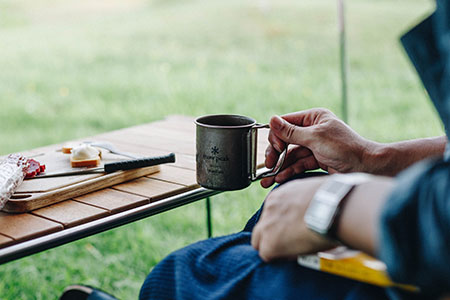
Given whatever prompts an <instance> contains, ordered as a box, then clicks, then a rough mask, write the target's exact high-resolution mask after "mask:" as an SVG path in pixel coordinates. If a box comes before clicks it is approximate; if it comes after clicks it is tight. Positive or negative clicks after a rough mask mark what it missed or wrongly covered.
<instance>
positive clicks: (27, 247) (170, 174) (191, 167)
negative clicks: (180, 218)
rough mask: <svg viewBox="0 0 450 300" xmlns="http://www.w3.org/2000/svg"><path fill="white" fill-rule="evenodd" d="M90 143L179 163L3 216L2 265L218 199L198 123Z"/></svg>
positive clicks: (182, 120) (125, 132) (172, 121)
mask: <svg viewBox="0 0 450 300" xmlns="http://www.w3.org/2000/svg"><path fill="white" fill-rule="evenodd" d="M260 134H261V135H266V134H267V131H260ZM86 140H95V141H97V140H99V141H107V142H111V143H113V144H114V145H115V146H116V147H117V148H119V149H120V150H122V151H126V152H131V153H139V154H140V155H142V156H158V155H164V154H168V153H170V152H174V153H175V154H176V159H177V161H176V163H174V164H170V165H162V166H161V170H160V172H158V173H155V174H152V175H149V176H145V177H141V178H138V179H135V180H132V181H129V182H125V183H121V184H118V185H115V186H112V187H110V188H106V189H102V190H99V191H96V192H93V193H89V194H86V195H83V196H79V197H76V198H73V199H69V200H65V201H63V202H60V203H57V204H53V205H50V206H47V207H44V208H40V209H37V210H33V211H31V212H28V213H21V214H9V213H5V212H0V264H2V263H5V262H9V261H12V260H15V259H18V258H21V257H24V256H27V255H30V254H33V253H37V252H40V251H43V250H46V249H50V248H53V247H56V246H59V245H63V244H66V243H69V242H72V241H75V240H78V239H81V238H83V237H87V236H90V235H93V234H96V233H99V232H102V231H105V230H108V229H112V228H115V227H118V226H121V225H124V224H127V223H130V222H134V221H136V220H139V219H142V218H145V217H148V216H151V215H154V214H158V213H160V212H163V211H167V210H169V209H172V208H175V207H179V206H181V205H185V204H188V203H191V202H194V201H197V200H200V199H204V198H206V197H209V196H212V195H215V194H217V193H218V192H217V191H212V190H208V189H204V188H201V187H200V186H199V185H198V184H197V183H196V177H195V125H194V123H193V118H190V117H184V116H170V117H168V118H166V119H164V120H162V121H157V122H152V123H148V124H144V125H139V126H134V127H130V128H125V129H121V130H116V131H112V132H107V133H104V134H100V135H97V136H93V137H89V138H85V139H80V140H79V141H86ZM61 146H62V144H61V145H51V146H47V147H41V148H38V149H33V150H31V151H25V152H23V153H24V154H25V155H27V156H32V155H36V154H39V153H42V152H45V151H48V150H49V149H55V147H61ZM266 146H267V138H266V137H264V136H262V137H261V136H260V138H259V142H258V163H259V164H261V163H262V162H263V159H264V150H265V147H266Z"/></svg>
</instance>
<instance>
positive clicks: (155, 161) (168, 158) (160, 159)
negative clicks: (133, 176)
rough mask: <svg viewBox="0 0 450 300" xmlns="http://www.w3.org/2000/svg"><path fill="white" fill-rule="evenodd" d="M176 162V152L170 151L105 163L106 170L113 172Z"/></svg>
mask: <svg viewBox="0 0 450 300" xmlns="http://www.w3.org/2000/svg"><path fill="white" fill-rule="evenodd" d="M172 162H175V154H174V153H170V154H168V155H163V156H156V157H145V158H139V159H131V160H122V161H119V162H114V163H109V164H105V166H104V167H105V172H106V173H111V172H115V171H119V170H132V169H137V168H143V167H150V166H155V165H159V164H165V163H172Z"/></svg>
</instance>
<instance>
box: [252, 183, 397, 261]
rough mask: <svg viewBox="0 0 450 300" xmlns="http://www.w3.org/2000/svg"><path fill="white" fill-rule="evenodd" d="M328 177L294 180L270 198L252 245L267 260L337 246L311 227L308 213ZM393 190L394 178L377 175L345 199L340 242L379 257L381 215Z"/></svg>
mask: <svg viewBox="0 0 450 300" xmlns="http://www.w3.org/2000/svg"><path fill="white" fill-rule="evenodd" d="M327 178H328V176H322V177H316V178H308V179H300V180H294V181H291V182H288V183H285V184H283V185H282V186H280V187H279V188H277V189H275V190H273V191H272V192H271V193H270V194H269V195H268V196H267V198H266V200H265V204H264V209H263V212H262V214H261V218H260V220H259V222H258V223H257V225H256V226H255V228H254V230H253V234H252V245H253V246H254V247H255V248H256V249H257V250H258V251H259V255H260V256H261V258H262V259H263V260H265V261H272V260H275V259H279V258H292V257H295V256H296V255H301V254H309V253H314V252H317V251H321V250H325V249H329V248H331V247H334V246H336V243H333V242H332V241H330V240H328V239H325V238H323V237H322V236H320V235H319V234H317V233H315V232H313V231H311V230H310V229H308V228H307V226H306V224H305V221H304V219H303V218H304V214H305V211H306V209H307V207H308V206H309V203H310V202H311V199H312V198H313V196H314V194H315V192H316V191H317V189H318V188H319V186H320V185H321V184H323V183H324V182H325V180H327ZM392 187H393V179H392V178H388V177H381V176H373V177H372V178H371V180H370V181H369V182H366V183H363V184H360V185H358V186H356V187H354V188H353V190H352V191H351V192H350V193H349V194H348V195H347V196H346V197H345V199H344V200H343V201H344V202H343V203H344V205H343V207H342V214H341V215H340V216H339V218H338V219H337V220H336V222H337V223H336V224H337V225H338V226H337V231H336V234H337V237H338V239H339V240H340V241H341V242H342V243H344V244H346V245H348V246H349V247H351V248H354V249H360V250H363V251H365V252H367V253H369V254H373V255H374V254H375V253H376V249H377V248H378V228H379V215H380V211H381V209H382V207H383V205H384V204H385V202H386V199H387V196H388V195H389V193H390V191H391V189H392Z"/></svg>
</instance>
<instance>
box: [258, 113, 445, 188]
mask: <svg viewBox="0 0 450 300" xmlns="http://www.w3.org/2000/svg"><path fill="white" fill-rule="evenodd" d="M270 127H271V130H270V133H269V142H270V146H269V147H268V148H267V151H266V162H265V163H266V166H267V167H268V168H271V167H273V166H274V165H275V163H276V162H277V160H278V157H279V153H280V152H281V151H282V150H283V149H284V148H285V147H286V144H291V145H294V147H293V148H292V149H290V150H289V153H288V156H287V159H286V162H285V165H284V166H283V170H282V171H281V172H280V173H279V174H278V175H277V176H275V177H270V178H265V179H263V180H261V185H262V186H263V187H269V186H271V185H272V184H273V183H274V182H278V183H282V182H284V181H286V180H287V179H289V178H290V177H292V176H293V175H295V174H299V173H301V172H304V171H306V170H313V169H318V168H322V169H324V170H326V171H328V172H330V173H334V172H340V173H349V172H366V173H371V174H377V175H385V176H394V175H396V174H397V173H399V172H400V171H402V170H404V169H405V168H407V167H408V166H410V165H411V164H413V163H415V162H417V161H420V160H422V159H424V158H427V157H431V156H442V155H443V153H444V149H445V144H446V142H447V138H446V137H445V136H443V137H435V138H425V139H417V140H411V141H404V142H398V143H390V144H381V143H376V142H373V141H370V140H367V139H365V138H363V137H361V136H360V135H359V134H357V133H356V132H355V131H354V130H353V129H351V128H350V127H349V126H348V125H346V124H345V123H344V122H342V121H341V120H339V119H338V118H337V117H336V116H335V115H334V114H333V113H332V112H330V111H329V110H326V109H321V108H318V109H311V110H306V111H300V112H296V113H292V114H287V115H284V116H282V117H281V118H280V117H278V116H274V117H273V118H272V119H271V120H270Z"/></svg>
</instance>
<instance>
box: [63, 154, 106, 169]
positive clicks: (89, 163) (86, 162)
mask: <svg viewBox="0 0 450 300" xmlns="http://www.w3.org/2000/svg"><path fill="white" fill-rule="evenodd" d="M99 164H100V156H97V157H96V158H89V159H82V160H75V159H73V158H72V157H71V158H70V165H71V166H72V168H82V167H88V168H90V167H97V166H98V165H99Z"/></svg>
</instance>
